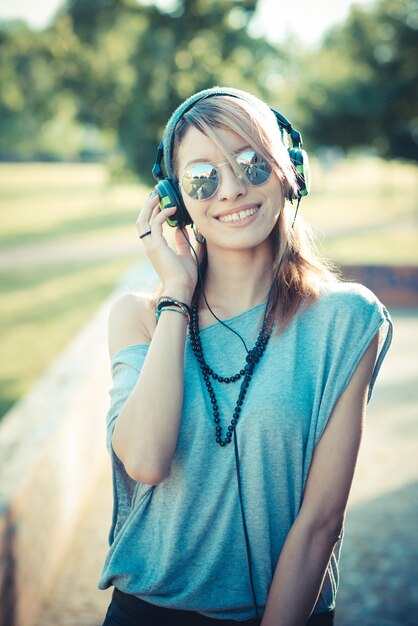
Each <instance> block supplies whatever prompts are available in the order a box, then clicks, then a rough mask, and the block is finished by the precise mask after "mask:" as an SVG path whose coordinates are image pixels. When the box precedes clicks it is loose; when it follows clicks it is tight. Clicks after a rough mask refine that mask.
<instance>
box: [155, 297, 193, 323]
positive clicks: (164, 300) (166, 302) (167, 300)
mask: <svg viewBox="0 0 418 626" xmlns="http://www.w3.org/2000/svg"><path fill="white" fill-rule="evenodd" d="M170 306H174V307H178V308H179V309H181V310H182V311H183V313H184V315H185V316H186V317H187V321H188V322H190V317H191V313H192V311H191V308H190V306H189V305H188V304H186V303H185V302H180V300H175V298H171V297H170V296H161V297H160V298H159V300H158V303H157V313H158V311H162V309H163V308H165V307H170Z"/></svg>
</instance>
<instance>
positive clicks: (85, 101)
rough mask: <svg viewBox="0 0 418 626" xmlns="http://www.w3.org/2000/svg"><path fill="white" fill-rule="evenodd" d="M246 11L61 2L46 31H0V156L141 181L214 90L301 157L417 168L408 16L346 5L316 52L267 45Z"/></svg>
mask: <svg viewBox="0 0 418 626" xmlns="http://www.w3.org/2000/svg"><path fill="white" fill-rule="evenodd" d="M256 6H257V1H256V0H179V1H178V2H177V3H174V4H173V6H172V9H171V10H170V11H168V10H166V11H163V10H162V9H161V8H158V6H156V5H155V4H150V5H143V4H141V3H138V2H136V1H135V0H89V1H88V2H86V1H85V0H67V1H66V2H65V3H64V5H63V6H62V8H61V9H60V10H59V11H58V13H57V14H56V16H55V18H54V20H53V21H52V23H51V24H50V26H48V27H47V28H45V29H43V30H41V31H37V30H31V29H30V28H29V27H27V26H26V25H25V24H24V23H23V22H18V21H14V22H4V23H3V24H2V25H1V28H0V48H1V58H0V81H1V84H2V85H3V88H2V90H1V93H0V158H1V159H2V160H27V159H38V160H39V159H41V160H85V161H88V160H97V159H98V158H103V159H106V160H107V162H108V164H109V165H110V166H111V168H112V170H113V171H114V172H115V173H117V172H118V171H123V170H126V169H128V170H131V171H133V172H136V173H138V174H140V175H141V176H143V177H144V180H147V181H149V180H150V175H149V172H150V169H151V165H152V161H153V157H154V153H155V147H156V145H157V143H158V141H159V139H160V137H161V133H162V130H163V128H164V123H165V121H166V120H167V118H168V117H169V115H170V113H171V112H172V111H173V110H174V108H175V107H176V106H177V104H179V102H180V101H182V100H184V99H185V98H186V97H187V96H188V95H190V94H191V93H193V92H194V91H196V90H199V89H203V88H205V87H210V86H212V85H214V84H221V85H222V84H225V85H230V86H236V87H240V88H243V89H248V90H250V91H252V92H254V93H256V94H258V95H260V96H261V97H262V98H264V99H266V101H267V102H269V104H271V106H274V107H276V108H278V109H279V110H280V111H283V113H284V114H285V115H287V116H289V117H290V119H291V120H292V121H293V122H294V124H295V125H297V126H300V127H301V128H302V129H303V131H304V138H305V145H306V146H307V147H308V149H309V151H310V152H312V151H314V150H315V149H318V148H320V147H324V146H338V147H339V148H342V149H343V150H350V149H352V148H359V147H360V148H366V149H367V150H369V151H370V152H372V153H375V154H378V155H381V156H383V157H386V158H395V157H397V158H402V159H409V160H418V149H417V148H418V104H417V103H418V98H417V95H418V93H417V92H418V37H417V30H418V8H417V4H416V3H415V1H414V0H381V1H380V2H377V3H376V4H375V5H374V6H373V7H372V8H367V9H364V8H360V7H358V6H353V7H352V9H351V12H350V14H349V17H348V18H347V20H346V21H345V22H344V23H343V24H340V25H337V26H334V27H333V28H331V29H330V30H329V32H328V34H327V36H326V37H325V39H324V40H323V42H322V45H321V46H320V47H316V48H309V49H305V48H304V47H303V46H302V45H301V44H300V42H298V41H292V40H289V41H285V42H282V43H281V44H272V43H269V42H268V41H266V40H265V39H264V38H262V37H254V36H252V35H251V34H250V33H251V30H249V29H248V26H249V25H251V19H252V17H253V15H254V12H255V9H256Z"/></svg>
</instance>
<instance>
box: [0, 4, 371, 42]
mask: <svg viewBox="0 0 418 626" xmlns="http://www.w3.org/2000/svg"><path fill="white" fill-rule="evenodd" d="M85 1H86V2H88V1H89V0H85ZM170 2H172V0H159V1H158V2H157V3H156V4H160V5H164V4H166V5H168V4H170ZM149 3H151V2H149ZM375 3H376V0H291V1H288V2H283V0H260V2H259V6H258V10H257V14H258V15H257V32H259V33H260V34H264V35H266V36H267V37H268V38H269V39H270V40H272V41H280V40H282V39H283V38H284V37H285V36H286V35H287V34H288V33H292V34H295V35H297V37H298V38H299V39H301V41H303V42H304V43H307V44H312V43H316V42H318V41H319V40H320V38H321V36H322V34H323V33H324V31H325V30H326V29H327V28H328V27H329V26H331V25H332V24H334V23H336V22H339V21H341V20H343V19H344V18H345V17H346V15H347V14H348V11H349V9H350V6H351V5H353V4H360V5H363V6H371V5H373V4H375ZM61 4H62V0H2V2H1V3H0V19H11V18H23V19H25V20H26V21H27V22H28V23H29V24H30V25H31V26H33V27H35V28H42V27H43V26H46V25H47V23H48V21H49V20H50V19H51V17H52V16H53V14H54V12H55V11H56V9H57V8H58V7H59V6H60V5H61Z"/></svg>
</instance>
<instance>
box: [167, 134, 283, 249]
mask: <svg viewBox="0 0 418 626" xmlns="http://www.w3.org/2000/svg"><path fill="white" fill-rule="evenodd" d="M216 132H217V135H218V136H219V138H220V140H221V142H222V143H223V145H224V146H225V147H226V148H227V149H228V152H229V154H231V155H238V154H241V153H243V152H246V151H248V150H251V148H252V146H249V145H248V144H247V142H246V141H245V140H243V139H242V137H240V136H239V135H237V134H236V133H234V132H233V131H229V130H224V129H220V128H218V129H216ZM201 164H202V165H203V164H209V165H213V166H215V167H216V168H217V171H218V177H219V186H218V188H217V189H216V192H215V193H214V195H212V196H211V197H210V198H208V199H204V200H199V199H193V198H191V197H190V196H189V195H188V194H187V193H186V192H185V191H184V189H183V188H182V187H183V184H182V179H183V176H184V174H185V173H186V172H188V171H189V170H190V167H191V166H196V165H198V166H199V165H201ZM203 169H205V168H202V170H203ZM206 169H208V168H206ZM177 176H178V180H179V183H180V189H181V193H182V197H183V200H184V203H185V205H186V208H187V210H188V211H189V213H190V217H191V218H192V220H193V222H194V224H195V225H196V227H197V228H198V230H199V232H200V233H201V234H202V235H204V236H205V237H206V241H207V244H208V246H210V245H213V246H218V247H222V248H229V249H235V250H237V249H245V248H253V247H255V246H257V245H259V244H260V243H262V242H264V241H265V240H266V239H267V238H268V236H269V235H270V233H271V231H272V229H273V227H274V225H275V223H276V221H277V219H278V217H279V214H280V211H281V209H282V208H283V204H284V197H283V191H282V187H281V184H280V181H279V179H278V177H277V175H276V174H275V172H274V171H273V172H272V173H271V176H270V177H269V178H268V180H267V181H266V182H263V183H262V184H260V185H257V186H256V185H251V184H250V183H248V182H246V181H245V180H243V179H241V178H239V177H238V176H237V174H236V173H235V171H234V170H233V169H232V167H231V165H230V164H229V162H227V161H226V158H225V154H224V153H223V152H222V151H221V150H220V148H219V147H218V146H217V145H216V144H215V143H213V141H212V140H211V139H209V137H207V136H206V135H204V134H203V133H201V132H200V131H199V130H197V128H195V127H194V126H191V127H189V129H188V130H187V131H186V133H185V135H184V138H183V140H182V142H181V144H180V146H179V148H178V152H177Z"/></svg>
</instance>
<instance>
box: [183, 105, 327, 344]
mask: <svg viewBox="0 0 418 626" xmlns="http://www.w3.org/2000/svg"><path fill="white" fill-rule="evenodd" d="M190 126H194V127H195V128H197V130H199V131H200V132H202V133H203V134H204V135H206V136H207V137H209V138H210V139H211V140H212V141H213V142H214V143H215V144H216V145H217V146H218V147H219V148H220V149H221V150H222V151H223V153H224V154H225V156H226V158H227V159H228V161H229V163H230V164H231V167H232V168H233V169H234V170H235V171H236V172H237V174H239V173H240V172H239V171H237V169H238V166H237V164H236V162H235V160H234V159H233V158H232V155H231V154H230V153H229V152H228V150H227V149H226V147H225V146H224V145H223V144H222V141H221V139H220V138H219V136H218V134H217V133H216V129H226V130H230V131H233V132H235V133H236V134H237V135H239V136H240V137H242V138H243V140H244V141H245V142H247V143H248V144H249V145H251V146H252V147H253V148H254V150H256V152H258V153H259V154H260V155H261V156H263V157H264V158H265V159H266V160H267V161H268V162H269V163H271V165H272V167H273V170H274V172H275V173H276V175H277V177H278V179H279V181H280V183H281V186H282V190H283V194H284V196H285V197H286V198H288V199H289V198H290V199H291V198H296V197H297V190H298V186H297V178H296V171H295V168H294V166H293V164H292V163H291V160H290V157H289V153H288V144H287V133H286V132H284V131H283V130H282V129H281V128H280V127H279V125H278V124H277V121H276V118H275V115H274V113H273V112H272V111H271V109H270V108H269V107H268V106H267V105H266V104H264V103H263V102H262V101H261V100H258V99H257V107H255V106H252V105H251V104H250V103H249V102H247V101H245V100H242V99H240V98H236V97H232V96H228V95H214V96H212V97H210V98H205V99H202V100H200V101H198V102H196V104H194V105H193V106H192V107H191V108H190V109H189V110H187V111H186V112H185V113H184V114H183V115H182V116H181V117H180V119H179V120H178V122H177V124H176V127H175V129H174V137H173V153H172V167H173V170H174V172H175V173H176V166H177V163H176V154H177V150H178V147H179V146H180V144H181V141H182V139H183V137H184V136H185V134H186V132H187V130H188V128H189V127H190ZM292 221H293V215H291V206H289V205H286V203H285V206H284V207H283V209H282V210H281V212H280V215H279V218H278V220H277V222H276V224H275V226H274V228H273V230H272V232H271V235H270V237H271V240H272V245H273V251H274V261H273V266H272V273H273V275H275V273H276V271H277V269H278V266H279V264H281V266H280V271H279V273H278V276H277V279H276V280H275V283H274V285H273V287H272V294H271V297H270V301H269V305H268V310H267V318H266V319H267V320H268V323H269V325H270V326H273V325H274V324H275V323H276V322H277V332H281V331H282V330H283V328H285V326H287V324H288V323H289V322H290V321H291V319H292V318H293V316H294V315H295V314H296V312H297V311H298V309H299V308H300V306H301V305H303V306H308V305H309V304H311V303H312V302H314V301H315V300H316V298H317V297H318V295H319V292H320V286H321V284H323V283H324V282H331V281H333V282H334V281H336V280H338V275H337V272H336V271H335V268H333V267H332V265H331V264H330V262H329V261H328V260H326V259H325V258H323V257H321V255H320V254H319V253H318V250H317V248H316V246H315V244H314V238H313V236H312V231H311V229H310V228H309V227H308V226H307V224H306V223H305V222H304V220H303V218H301V217H298V218H297V220H296V221H295V222H294V224H292ZM207 263H208V259H207V253H206V250H205V253H204V256H203V259H202V263H201V270H202V271H201V273H202V277H203V278H204V276H205V273H206V269H207ZM199 293H200V286H199V284H198V285H197V286H196V289H195V293H194V296H193V300H192V303H194V302H195V301H196V300H197V299H198V297H199ZM260 324H261V321H260Z"/></svg>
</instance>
